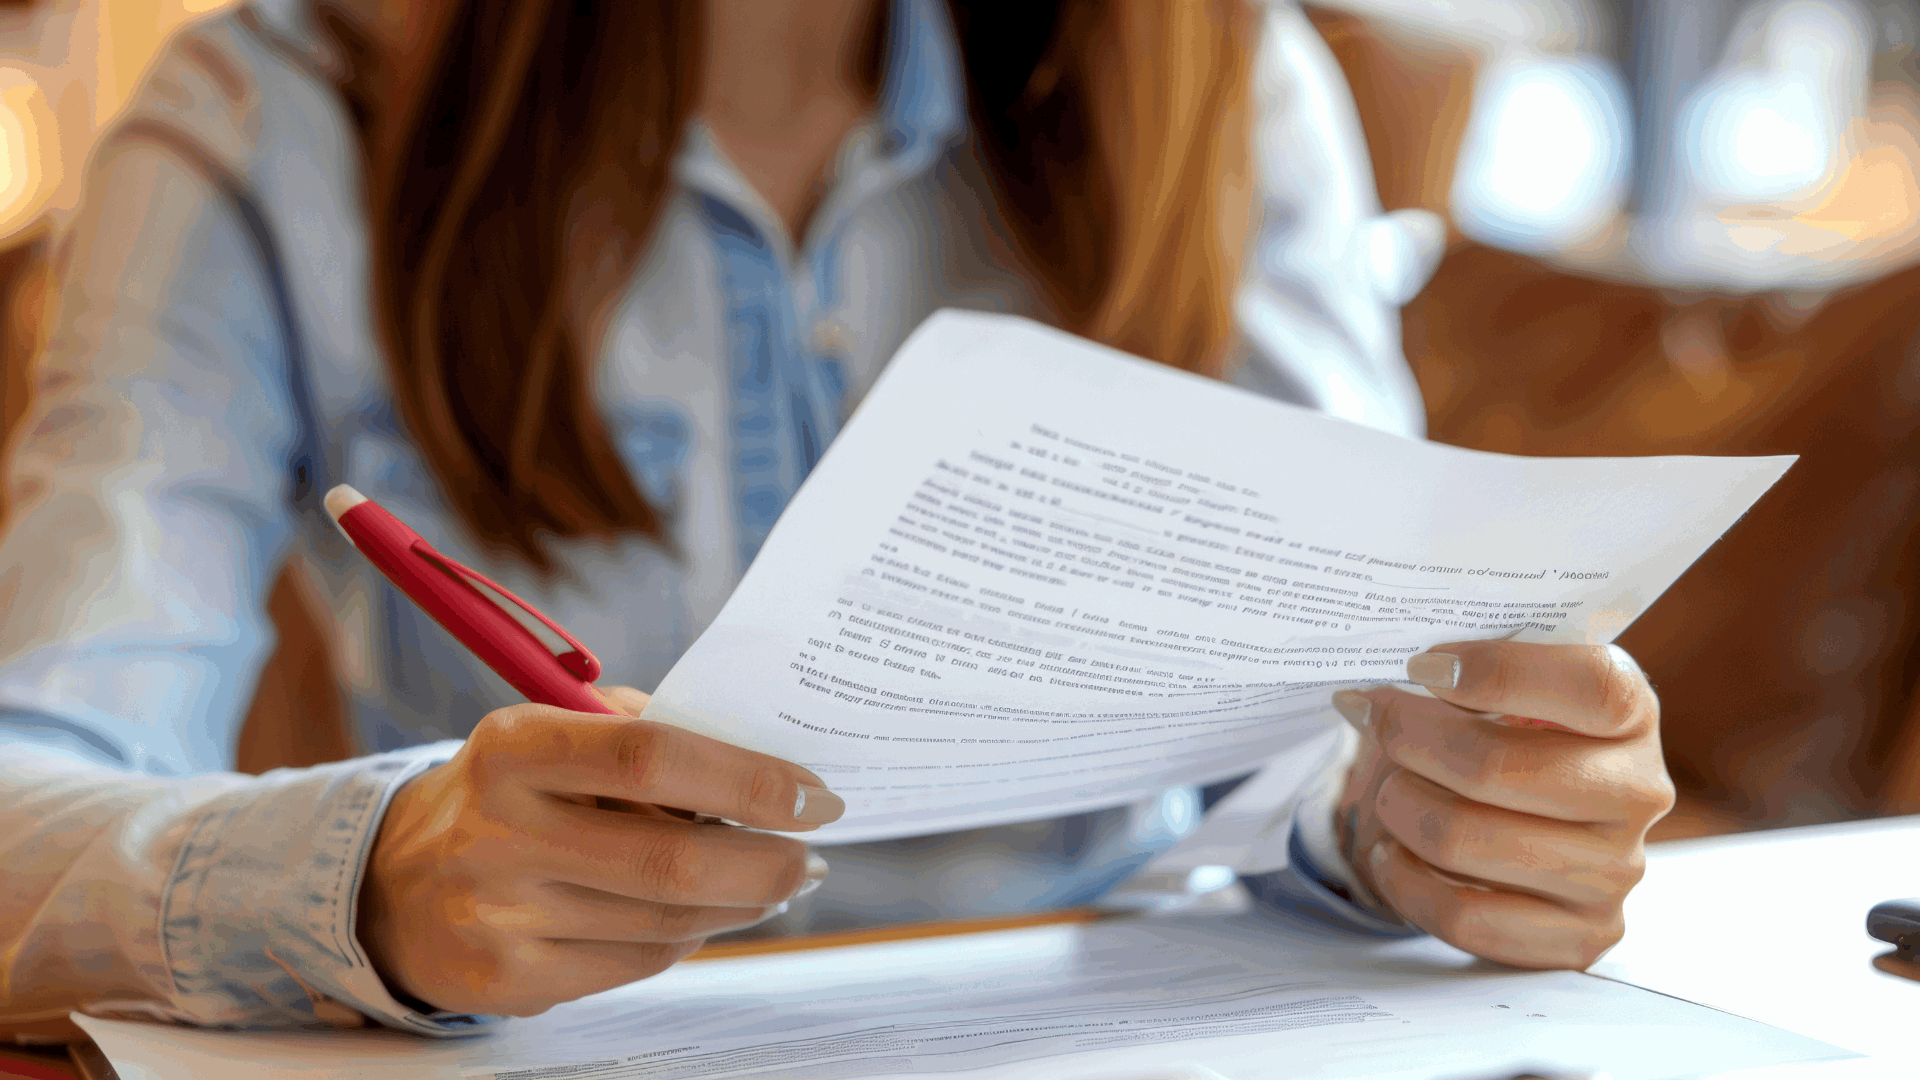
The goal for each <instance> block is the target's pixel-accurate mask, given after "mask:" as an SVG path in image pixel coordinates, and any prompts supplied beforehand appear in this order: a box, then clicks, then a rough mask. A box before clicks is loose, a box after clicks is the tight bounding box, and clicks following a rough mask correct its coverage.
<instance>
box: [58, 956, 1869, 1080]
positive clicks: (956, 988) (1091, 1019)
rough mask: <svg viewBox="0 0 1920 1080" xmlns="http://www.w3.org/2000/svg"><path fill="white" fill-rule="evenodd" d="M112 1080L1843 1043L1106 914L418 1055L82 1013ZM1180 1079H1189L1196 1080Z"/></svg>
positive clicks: (1061, 1077)
mask: <svg viewBox="0 0 1920 1080" xmlns="http://www.w3.org/2000/svg"><path fill="white" fill-rule="evenodd" d="M82 1023H83V1025H84V1026H85V1027H86V1029H87V1031H88V1033H89V1034H91V1035H93V1036H94V1038H95V1039H96V1040H98V1042H99V1043H100V1046H101V1048H102V1049H103V1050H104V1051H106V1053H107V1054H108V1056H109V1057H110V1058H112V1059H113V1061H114V1063H115V1066H116V1067H117V1069H118V1070H119V1072H120V1075H121V1077H122V1078H123V1080H187V1078H192V1080H239V1078H242V1077H244V1080H319V1078H322V1077H340V1078H345V1077H353V1078H355V1080H402V1078H405V1080H692V1078H694V1077H702V1078H705V1077H715V1078H717V1077H761V1078H774V1077H778V1078H780V1080H852V1078H855V1077H881V1076H888V1077H899V1076H925V1075H928V1074H941V1073H952V1072H961V1071H966V1070H984V1074H983V1075H986V1076H992V1077H994V1078H996V1080H1041V1078H1045V1080H1082V1078H1086V1080H1094V1078H1099V1080H1171V1078H1175V1077H1194V1076H1219V1077H1225V1078H1228V1080H1269V1078H1272V1080H1279V1078H1283V1077H1284V1078H1298V1077H1403V1078H1407V1080H1435V1078H1462V1080H1474V1078H1489V1080H1491V1078H1499V1077H1505V1076H1510V1075H1513V1074H1514V1073H1516V1072H1520V1071H1530V1070H1549V1069H1556V1068H1559V1069H1584V1070H1592V1069H1600V1070H1605V1071H1606V1072H1608V1073H1609V1074H1610V1075H1611V1076H1612V1077H1613V1078H1614V1080H1638V1078H1652V1077H1663V1078H1664V1077H1685V1076H1694V1075H1699V1074H1703V1073H1709V1072H1718V1071H1720V1070H1724V1069H1734V1068H1744V1067H1750V1066H1761V1065H1771V1064H1777V1063H1782V1062H1800V1061H1818V1060H1830V1059H1836V1058H1849V1057H1852V1056H1853V1055H1852V1054H1851V1052H1849V1051H1846V1050H1841V1049H1839V1048H1836V1047H1833V1046H1829V1045H1827V1044H1825V1043H1821V1042H1817V1041H1815V1040H1813V1039H1809V1038H1806V1037H1804V1036H1800V1035H1795V1034H1792V1033H1789V1032H1786V1031H1782V1030H1780V1029H1778V1028H1771V1027H1768V1026H1766V1025H1764V1024H1759V1023H1756V1022H1754V1021H1751V1020H1745V1019H1742V1018H1740V1017H1736V1016H1732V1015H1729V1014H1727V1013H1722V1012H1718V1011H1716V1010H1713V1009H1709V1008H1705V1007H1703V1006H1699V1005H1693V1004H1689V1003H1687V1002H1684V1001H1680V1000H1678V999H1676V998H1671V997H1667V996H1665V995H1661V994H1655V993H1652V992H1650V991H1646V990H1641V989H1639V988H1637V987H1633V986H1628V985H1625V984H1623V983H1618V982H1613V981H1610V980H1607V979H1602V978H1598V977H1595V976H1592V975H1584V974H1580V973H1578V972H1570V971H1557V972H1520V971H1513V970H1509V969H1500V968H1496V967H1494V966H1493V965H1489V964H1484V963H1482V962H1479V961H1475V960H1474V959H1473V958H1471V957H1469V956H1467V955H1466V954H1464V953H1460V952H1457V951H1455V950H1453V949H1451V948H1449V947H1447V946H1445V945H1442V944H1439V943H1437V942H1435V941H1433V940H1431V939H1419V940H1411V941H1399V942H1391V943H1384V944H1383V943H1380V942H1378V941H1367V942H1362V941H1356V940H1355V939H1352V938H1344V937H1338V936H1336V935H1331V934H1329V933H1328V932H1327V931H1326V930H1325V929H1323V928H1308V927H1304V926H1303V927H1297V928H1296V927H1288V926H1285V925H1275V924H1274V923H1272V922H1259V921H1253V920H1237V919H1236V920H1219V919H1216V920H1203V919H1179V920H1119V921H1113V922H1107V923H1099V924H1093V925H1088V926H1078V927H1045V928H1038V929H1033V930H1019V931H1005V932H1001V933H994V934H976V935H967V936H964V937H956V938H947V939H935V940H927V941H914V942H902V943H893V944H886V945H873V946H862V947H857V948H843V949H839V950H835V951H834V952H832V953H821V952H800V953H792V954H787V955H782V956H771V957H759V958H747V959H737V960H719V961H711V962H704V963H686V964H681V965H679V966H677V967H675V968H673V969H671V970H669V971H668V972H666V973H664V974H662V975H658V976H656V977H654V978H652V979H648V980H646V981H645V982H642V983H636V984H633V985H631V986H627V987H623V988H621V989H619V990H614V991H609V992H608V993H605V994H601V995H598V996H595V997H592V998H587V999H584V1000H581V1001H577V1002H573V1003H571V1004H567V1005H561V1006H559V1007H557V1008H555V1009H553V1010H552V1011H551V1012H548V1013H546V1014H545V1015H542V1016H539V1017H536V1018H533V1019H531V1020H515V1021H510V1022H508V1023H507V1025H506V1026H505V1028H504V1029H503V1030H502V1031H500V1032H498V1033H496V1034H492V1035H487V1036H482V1037H478V1038H474V1039H456V1040H448V1041H434V1040H426V1039H420V1038H418V1037H416V1036H411V1035H398V1034H386V1033H379V1032H332V1033H273V1034H243V1033H232V1032H212V1031H194V1030H189V1029H182V1028H173V1027H164V1026H160V1025H154V1024H142V1023H134V1022H123V1021H101V1020H89V1019H82ZM1201 1069H1206V1070H1211V1071H1210V1072H1202V1071H1200V1070H1201Z"/></svg>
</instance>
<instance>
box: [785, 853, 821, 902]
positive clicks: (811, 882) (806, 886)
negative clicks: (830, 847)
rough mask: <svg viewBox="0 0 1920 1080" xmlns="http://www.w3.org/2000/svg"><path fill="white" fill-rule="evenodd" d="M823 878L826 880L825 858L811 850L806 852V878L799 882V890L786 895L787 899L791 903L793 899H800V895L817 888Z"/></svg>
mask: <svg viewBox="0 0 1920 1080" xmlns="http://www.w3.org/2000/svg"><path fill="white" fill-rule="evenodd" d="M825 880H827V860H825V859H823V858H821V857H820V856H818V855H815V854H813V853H812V852H808V853H807V880H806V881H805V882H804V883H802V884H801V886H800V891H799V892H796V893H794V894H793V895H792V896H789V897H787V901H788V902H789V903H791V902H793V901H795V900H798V899H800V898H801V897H803V896H805V895H807V894H808V893H810V892H812V891H813V890H815V889H817V888H819V887H820V883H821V882H823V881H825Z"/></svg>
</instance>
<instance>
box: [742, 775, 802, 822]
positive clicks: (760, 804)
mask: <svg viewBox="0 0 1920 1080" xmlns="http://www.w3.org/2000/svg"><path fill="white" fill-rule="evenodd" d="M783 798H784V799H786V800H787V805H786V806H784V807H782V806H781V805H780V803H781V800H782V799H783ZM742 800H743V801H742V802H741V804H740V805H741V809H742V810H746V811H759V812H762V813H765V814H767V815H768V816H770V817H778V816H781V814H780V813H778V812H779V811H782V810H787V811H791V810H792V809H793V805H792V800H793V785H792V784H791V783H790V782H788V780H787V778H786V777H784V776H782V775H781V774H780V773H779V771H778V770H775V769H773V768H771V767H769V766H766V765H758V766H755V767H754V768H752V769H749V770H748V771H747V774H746V778H745V782H744V783H743V785H742ZM787 816H791V815H787Z"/></svg>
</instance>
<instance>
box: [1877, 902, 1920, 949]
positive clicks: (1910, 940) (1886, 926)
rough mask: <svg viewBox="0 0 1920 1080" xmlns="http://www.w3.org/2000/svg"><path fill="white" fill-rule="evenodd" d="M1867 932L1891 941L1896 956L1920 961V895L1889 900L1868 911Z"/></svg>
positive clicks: (1882, 939)
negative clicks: (1896, 950)
mask: <svg viewBox="0 0 1920 1080" xmlns="http://www.w3.org/2000/svg"><path fill="white" fill-rule="evenodd" d="M1867 933H1869V934H1872V935H1873V936H1874V937H1877V938H1879V939H1880V940H1881V941H1890V942H1892V943H1893V947H1894V948H1896V949H1898V950H1899V952H1898V953H1896V954H1895V956H1896V958H1898V959H1901V960H1915V961H1920V897H1913V898H1911V899H1907V900H1889V901H1887V902H1886V903H1884V904H1875V905H1873V910H1872V911H1869V912H1867Z"/></svg>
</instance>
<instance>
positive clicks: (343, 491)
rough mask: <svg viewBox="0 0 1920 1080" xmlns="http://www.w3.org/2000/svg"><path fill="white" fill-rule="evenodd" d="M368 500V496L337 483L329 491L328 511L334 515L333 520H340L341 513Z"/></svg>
mask: <svg viewBox="0 0 1920 1080" xmlns="http://www.w3.org/2000/svg"><path fill="white" fill-rule="evenodd" d="M366 501H367V497H366V496H365V495H362V494H360V493H359V492H357V491H355V490H353V489H352V488H350V487H348V486H347V485H345V484H338V485H335V487H334V489H333V490H332V491H329V492H327V513H329V514H331V515H333V520H335V521H339V520H340V515H341V514H344V513H346V512H347V511H349V510H351V509H353V508H354V507H356V506H359V505H360V504H361V503H363V502H366Z"/></svg>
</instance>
